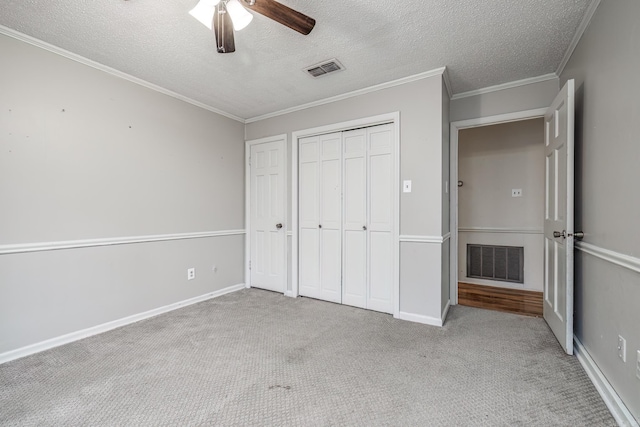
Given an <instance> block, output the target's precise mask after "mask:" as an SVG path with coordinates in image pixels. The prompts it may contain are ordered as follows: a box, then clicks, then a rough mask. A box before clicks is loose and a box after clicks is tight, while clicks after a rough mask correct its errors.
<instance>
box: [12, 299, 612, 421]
mask: <svg viewBox="0 0 640 427" xmlns="http://www.w3.org/2000/svg"><path fill="white" fill-rule="evenodd" d="M0 424H2V425H9V426H14V425H15V426H33V425H59V426H74V425H91V426H104V425H118V426H124V425H132V426H133V425H135V426H144V425H221V426H245V425H300V426H330V425H362V426H374V425H389V426H530V425H531V426H554V425H562V426H614V425H615V422H614V420H613V419H612V417H611V415H610V414H609V412H608V411H607V408H606V407H605V405H604V403H603V402H602V400H601V398H600V397H599V395H598V393H597V392H596V390H595V388H594V387H593V385H592V384H591V383H590V381H589V379H588V378H587V376H586V374H585V373H584V371H583V370H582V368H581V367H580V365H579V363H578V361H577V360H576V359H575V357H570V356H566V355H565V354H564V353H563V352H562V350H561V349H560V346H559V345H558V344H557V343H556V341H555V339H554V337H553V336H552V334H551V332H550V331H549V329H548V327H547V326H546V324H545V323H544V321H543V320H541V319H536V318H529V317H523V316H517V315H510V314H505V313H498V312H492V311H486V310H480V309H475V308H469V307H461V306H456V307H453V308H452V309H451V312H450V314H449V318H448V321H447V323H446V325H445V327H443V328H437V327H431V326H425V325H419V324H415V323H410V322H405V321H401V320H395V319H393V318H392V317H391V316H388V315H384V314H380V313H375V312H371V311H366V310H359V309H356V308H351V307H346V306H340V305H336V304H331V303H326V302H321V301H314V300H311V299H305V298H298V299H291V298H286V297H283V296H281V295H277V294H274V293H271V292H266V291H259V290H244V291H240V292H236V293H233V294H229V295H226V296H223V297H220V298H217V299H213V300H209V301H206V302H203V303H200V304H196V305H193V306H190V307H186V308H183V309H180V310H176V311H173V312H171V313H167V314H164V315H161V316H158V317H154V318H152V319H148V320H146V321H142V322H138V323H136V324H133V325H130V326H126V327H123V328H120V329H117V330H114V331H111V332H107V333H104V334H102V335H99V336H95V337H91V338H87V339H85V340H82V341H78V342H75V343H72V344H68V345H65V346H62V347H58V348H56V349H52V350H49V351H46V352H43V353H40V354H37V355H34V356H30V357H26V358H23V359H20V360H15V361H13V362H10V363H6V364H4V365H0Z"/></svg>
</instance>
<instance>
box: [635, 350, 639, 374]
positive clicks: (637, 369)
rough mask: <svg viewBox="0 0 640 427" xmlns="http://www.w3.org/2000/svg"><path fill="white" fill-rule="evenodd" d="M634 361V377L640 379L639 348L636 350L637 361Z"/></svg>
mask: <svg viewBox="0 0 640 427" xmlns="http://www.w3.org/2000/svg"><path fill="white" fill-rule="evenodd" d="M636 363H637V364H636V378H638V379H639V380H640V350H638V361H637V362H636Z"/></svg>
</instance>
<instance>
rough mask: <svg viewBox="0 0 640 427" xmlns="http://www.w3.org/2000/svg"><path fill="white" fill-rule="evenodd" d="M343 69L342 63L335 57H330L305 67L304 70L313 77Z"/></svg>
mask: <svg viewBox="0 0 640 427" xmlns="http://www.w3.org/2000/svg"><path fill="white" fill-rule="evenodd" d="M340 70H344V65H342V64H341V63H340V62H338V60H337V59H330V60H328V61H324V62H321V63H320V64H315V65H312V66H310V67H307V68H306V69H305V71H306V72H307V73H309V74H311V76H313V77H320V76H324V75H325V74H329V73H333V72H334V71H340Z"/></svg>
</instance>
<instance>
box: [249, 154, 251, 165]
mask: <svg viewBox="0 0 640 427" xmlns="http://www.w3.org/2000/svg"><path fill="white" fill-rule="evenodd" d="M249 166H251V156H249Z"/></svg>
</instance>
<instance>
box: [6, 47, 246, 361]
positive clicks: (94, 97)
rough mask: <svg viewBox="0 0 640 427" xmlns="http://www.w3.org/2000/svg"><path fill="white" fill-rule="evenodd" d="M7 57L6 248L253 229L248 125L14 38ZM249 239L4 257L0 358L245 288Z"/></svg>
mask: <svg viewBox="0 0 640 427" xmlns="http://www.w3.org/2000/svg"><path fill="white" fill-rule="evenodd" d="M0 51H1V52H2V56H3V58H4V59H5V60H4V61H3V64H2V67H0V93H1V94H2V95H1V96H0V200H1V203H2V207H1V209H0V247H4V248H6V247H8V246H12V245H17V244H25V243H32V244H37V243H50V242H59V241H69V240H84V239H102V238H118V237H131V236H148V235H164V234H174V233H189V232H207V231H220V230H234V229H242V228H243V227H244V225H243V224H244V213H243V210H244V166H243V165H244V143H243V140H244V138H243V131H244V125H243V124H242V123H239V122H235V121H233V120H230V119H227V118H225V117H222V116H219V115H217V114H214V113H211V112H209V111H206V110H203V109H200V108H198V107H195V106H192V105H190V104H187V103H184V102H182V101H179V100H176V99H174V98H171V97H168V96H165V95H162V94H160V93H157V92H154V91H151V90H149V89H146V88H143V87H141V86H138V85H136V84H133V83H130V82H128V81H125V80H122V79H119V78H116V77H114V76H111V75H109V74H107V73H104V72H102V71H98V70H97V69H94V68H91V67H88V66H85V65H82V64H79V63H77V62H74V61H71V60H69V59H66V58H64V57H62V56H59V55H56V54H53V53H51V52H48V51H45V50H42V49H40V48H37V47H34V46H32V45H29V44H26V43H23V42H20V41H17V40H15V39H12V38H10V37H7V36H0ZM243 242H244V238H243V236H242V235H235V236H225V237H211V238H204V239H195V240H180V241H167V242H155V243H139V244H130V245H116V246H109V247H94V248H85V249H67V250H56V251H45V252H35V253H24V254H5V255H0V353H4V352H7V351H10V350H14V349H17V348H20V347H23V346H26V345H29V344H34V343H37V342H40V341H43V340H46V339H50V338H54V337H58V336H61V335H63V334H67V333H71V332H74V331H78V330H81V329H84V328H89V327H92V326H96V325H99V324H102V323H105V322H108V321H112V320H117V319H120V318H123V317H126V316H129V315H133V314H138V313H141V312H144V311H147V310H151V309H154V308H157V307H161V306H164V305H168V304H171V303H175V302H179V301H182V300H185V299H188V298H191V297H195V296H199V295H203V294H206V293H209V292H212V291H215V290H219V289H223V288H226V287H229V286H231V285H235V284H239V283H242V281H243V267H242V265H243ZM213 264H215V265H216V266H217V267H218V272H217V273H215V274H214V273H213V271H212V266H213ZM189 267H196V269H197V270H196V279H195V280H193V281H189V282H187V280H186V269H187V268H189Z"/></svg>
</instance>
